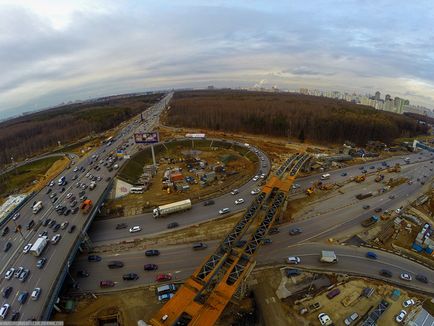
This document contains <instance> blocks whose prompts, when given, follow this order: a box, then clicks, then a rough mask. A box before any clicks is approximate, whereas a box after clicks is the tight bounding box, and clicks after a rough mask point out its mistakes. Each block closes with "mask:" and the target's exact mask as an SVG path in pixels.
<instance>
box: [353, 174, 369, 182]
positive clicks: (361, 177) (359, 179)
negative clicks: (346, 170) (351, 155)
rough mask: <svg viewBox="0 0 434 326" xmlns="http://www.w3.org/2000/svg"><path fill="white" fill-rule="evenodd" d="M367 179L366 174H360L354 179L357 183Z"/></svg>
mask: <svg viewBox="0 0 434 326" xmlns="http://www.w3.org/2000/svg"><path fill="white" fill-rule="evenodd" d="M365 180H366V176H364V175H358V176H355V177H354V181H355V182H357V183H360V182H363V181H365Z"/></svg>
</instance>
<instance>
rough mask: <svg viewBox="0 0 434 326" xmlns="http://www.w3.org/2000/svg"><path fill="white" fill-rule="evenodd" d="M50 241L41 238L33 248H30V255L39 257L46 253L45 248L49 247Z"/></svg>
mask: <svg viewBox="0 0 434 326" xmlns="http://www.w3.org/2000/svg"><path fill="white" fill-rule="evenodd" d="M47 243H48V240H47V237H46V236H45V237H39V238H38V239H37V240H36V241H35V243H34V244H33V246H32V247H31V248H30V253H31V254H32V255H33V256H36V257H38V256H39V255H40V254H41V253H42V251H44V249H45V247H46V246H47Z"/></svg>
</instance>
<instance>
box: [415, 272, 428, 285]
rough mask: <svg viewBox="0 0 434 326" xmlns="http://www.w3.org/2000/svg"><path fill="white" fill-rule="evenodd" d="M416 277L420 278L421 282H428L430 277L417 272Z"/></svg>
mask: <svg viewBox="0 0 434 326" xmlns="http://www.w3.org/2000/svg"><path fill="white" fill-rule="evenodd" d="M415 279H416V280H418V281H419V282H422V283H425V284H426V283H428V278H427V277H426V276H425V275H422V274H417V275H416V276H415Z"/></svg>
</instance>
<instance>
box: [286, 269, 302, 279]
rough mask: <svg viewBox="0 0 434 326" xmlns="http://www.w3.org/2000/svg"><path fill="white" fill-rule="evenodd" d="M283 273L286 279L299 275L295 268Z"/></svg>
mask: <svg viewBox="0 0 434 326" xmlns="http://www.w3.org/2000/svg"><path fill="white" fill-rule="evenodd" d="M285 272H286V277H291V276H298V275H300V274H301V272H300V270H298V269H295V268H291V269H287V270H286V271H285Z"/></svg>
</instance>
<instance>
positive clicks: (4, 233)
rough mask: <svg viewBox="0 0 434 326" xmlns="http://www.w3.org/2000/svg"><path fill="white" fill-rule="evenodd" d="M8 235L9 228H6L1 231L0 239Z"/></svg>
mask: <svg viewBox="0 0 434 326" xmlns="http://www.w3.org/2000/svg"><path fill="white" fill-rule="evenodd" d="M8 233H9V227H8V226H6V227H5V228H4V229H3V230H2V237H4V236H5V235H6V234H8Z"/></svg>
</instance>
